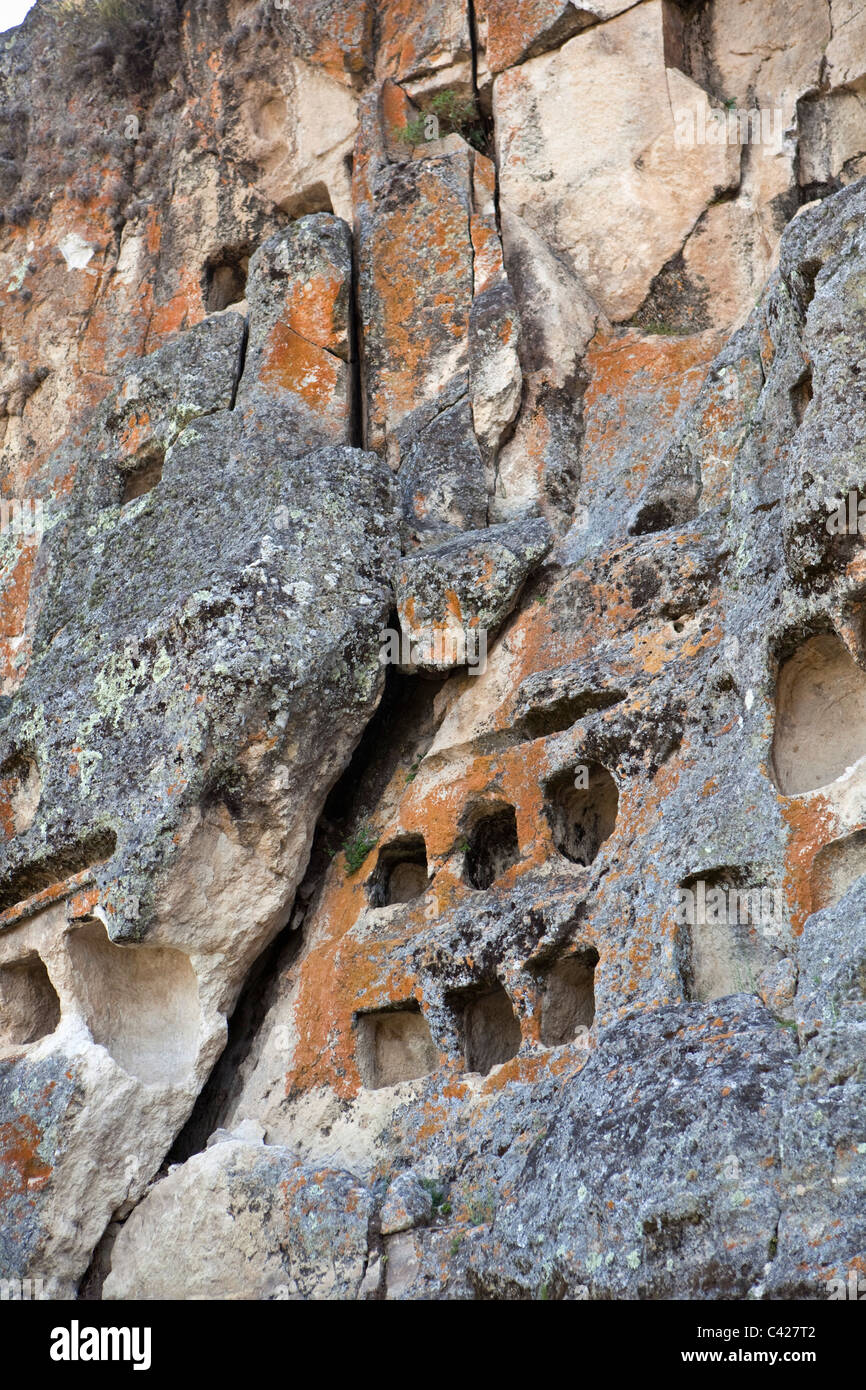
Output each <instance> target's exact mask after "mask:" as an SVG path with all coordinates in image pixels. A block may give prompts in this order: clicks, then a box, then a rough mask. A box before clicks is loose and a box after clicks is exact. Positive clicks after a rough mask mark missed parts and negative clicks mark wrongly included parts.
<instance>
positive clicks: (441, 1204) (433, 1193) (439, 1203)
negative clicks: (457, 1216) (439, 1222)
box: [421, 1178, 451, 1216]
mask: <svg viewBox="0 0 866 1390" xmlns="http://www.w3.org/2000/svg"><path fill="white" fill-rule="evenodd" d="M421 1186H422V1187H423V1188H426V1190H427V1191H428V1192H429V1193H430V1200H431V1202H432V1203H433V1211H434V1213H438V1215H440V1216H450V1215H451V1203H450V1202H449V1201H448V1197H447V1193H446V1191H445V1188H444V1187H443V1186H442V1185H441V1183H439V1182H437V1181H436V1179H435V1178H422V1179H421Z"/></svg>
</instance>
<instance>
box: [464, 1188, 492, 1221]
mask: <svg viewBox="0 0 866 1390" xmlns="http://www.w3.org/2000/svg"><path fill="white" fill-rule="evenodd" d="M463 1202H464V1206H465V1207H466V1216H467V1219H468V1220H469V1222H470V1224H471V1225H473V1226H487V1225H489V1224H490V1222H491V1221H492V1220H493V1217H494V1214H495V1212H496V1193H495V1192H494V1191H493V1188H492V1187H491V1186H490V1184H489V1183H488V1185H487V1187H486V1188H485V1190H484V1193H483V1194H480V1193H478V1192H473V1191H472V1190H471V1188H467V1189H465V1191H464V1194H463Z"/></svg>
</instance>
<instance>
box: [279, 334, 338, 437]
mask: <svg viewBox="0 0 866 1390" xmlns="http://www.w3.org/2000/svg"><path fill="white" fill-rule="evenodd" d="M340 374H341V364H340V362H339V359H338V358H336V357H334V355H333V353H330V352H326V351H325V349H324V348H321V347H316V346H315V344H313V343H310V342H307V340H306V338H302V337H300V336H299V335H298V334H297V333H294V332H293V331H292V329H291V328H289V327H288V325H287V324H285V323H283V322H278V323H276V324H275V325H274V327H273V328H272V330H271V332H270V334H269V336H268V341H267V343H266V345H265V351H264V361H263V363H262V368H261V372H260V376H259V380H260V381H261V382H262V383H263V385H265V386H275V387H277V388H279V389H280V390H283V391H292V392H294V394H295V395H296V396H300V398H301V400H302V401H303V402H304V403H305V405H307V406H309V408H310V410H312V411H314V412H316V413H317V414H321V415H324V416H325V417H326V418H330V417H331V416H332V415H333V409H334V398H335V395H336V393H337V390H338V387H339V384H340Z"/></svg>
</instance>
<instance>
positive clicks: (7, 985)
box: [0, 951, 60, 1044]
mask: <svg viewBox="0 0 866 1390" xmlns="http://www.w3.org/2000/svg"><path fill="white" fill-rule="evenodd" d="M59 1022H60V1000H59V999H58V997H57V991H56V989H55V988H54V986H53V984H52V983H51V981H50V979H49V978H48V971H47V970H46V968H45V963H44V961H43V960H42V958H41V956H38V955H37V954H36V952H35V951H33V952H31V953H30V954H29V955H27V956H25V957H24V958H23V959H22V960H16V961H12V962H11V963H10V964H8V965H2V966H0V1043H12V1044H24V1043H32V1042H36V1041H37V1040H38V1039H39V1038H46V1037H48V1036H49V1035H50V1034H51V1033H53V1032H54V1030H55V1029H56V1027H57V1025H58V1023H59Z"/></svg>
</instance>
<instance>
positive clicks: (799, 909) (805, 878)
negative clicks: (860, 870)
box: [778, 792, 840, 936]
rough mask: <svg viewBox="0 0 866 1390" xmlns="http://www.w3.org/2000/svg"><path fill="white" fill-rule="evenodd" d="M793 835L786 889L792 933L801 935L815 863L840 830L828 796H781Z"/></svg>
mask: <svg viewBox="0 0 866 1390" xmlns="http://www.w3.org/2000/svg"><path fill="white" fill-rule="evenodd" d="M778 802H779V808H780V810H781V813H782V817H783V819H784V820H785V821H786V823H787V825H788V827H789V830H790V836H789V839H788V844H787V848H786V850H785V877H784V890H785V896H786V898H787V901H788V906H789V908H790V911H791V930H792V931H793V933H794V935H795V936H799V935H800V933H801V931H802V930H803V924H804V923H805V921H806V918H807V917H808V916H809V915H810V914H811V912H812V911H813V908H812V863H813V860H814V858H815V855H816V854H817V853H818V851H819V850H820V849H823V848H824V846H825V845H827V844H829V843H830V841H831V840H835V839H836V837H837V836H838V834H839V833H840V830H839V819H838V816H837V813H836V810H835V808H834V806H833V804H832V802H830V801H829V800H828V798H827V797H826V796H823V795H822V794H821V793H820V792H815V793H813V794H811V795H810V796H805V797H785V796H780V797H778Z"/></svg>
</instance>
